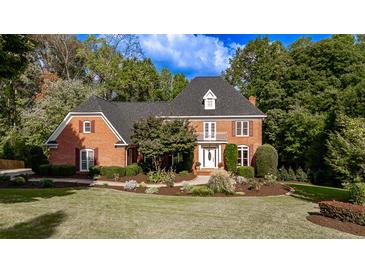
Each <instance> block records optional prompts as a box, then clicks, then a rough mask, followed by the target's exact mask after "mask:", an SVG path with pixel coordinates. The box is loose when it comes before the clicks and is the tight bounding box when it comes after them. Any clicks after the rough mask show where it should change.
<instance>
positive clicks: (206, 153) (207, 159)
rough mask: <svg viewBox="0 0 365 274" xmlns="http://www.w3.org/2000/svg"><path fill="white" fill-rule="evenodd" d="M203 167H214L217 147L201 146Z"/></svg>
mask: <svg viewBox="0 0 365 274" xmlns="http://www.w3.org/2000/svg"><path fill="white" fill-rule="evenodd" d="M202 164H203V167H205V168H215V167H217V148H215V147H209V148H203V163H202Z"/></svg>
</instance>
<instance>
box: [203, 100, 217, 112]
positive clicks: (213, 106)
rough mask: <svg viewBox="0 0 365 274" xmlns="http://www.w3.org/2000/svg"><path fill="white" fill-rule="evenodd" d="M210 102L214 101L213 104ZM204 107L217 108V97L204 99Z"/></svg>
mask: <svg viewBox="0 0 365 274" xmlns="http://www.w3.org/2000/svg"><path fill="white" fill-rule="evenodd" d="M208 102H212V105H209V104H208ZM204 109H215V99H213V98H207V99H205V100H204Z"/></svg>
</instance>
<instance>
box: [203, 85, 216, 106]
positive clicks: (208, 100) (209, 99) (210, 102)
mask: <svg viewBox="0 0 365 274" xmlns="http://www.w3.org/2000/svg"><path fill="white" fill-rule="evenodd" d="M203 100H204V109H215V100H217V96H215V95H214V93H213V92H212V91H211V90H208V92H207V93H206V94H205V95H204V97H203Z"/></svg>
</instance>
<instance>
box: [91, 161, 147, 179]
mask: <svg viewBox="0 0 365 274" xmlns="http://www.w3.org/2000/svg"><path fill="white" fill-rule="evenodd" d="M140 172H142V168H141V167H140V166H139V165H138V164H131V165H129V166H127V167H120V166H94V167H92V168H90V172H89V174H90V175H91V176H92V177H94V176H98V175H101V176H104V177H107V178H109V179H114V178H115V176H119V177H123V176H135V175H137V174H138V173H140Z"/></svg>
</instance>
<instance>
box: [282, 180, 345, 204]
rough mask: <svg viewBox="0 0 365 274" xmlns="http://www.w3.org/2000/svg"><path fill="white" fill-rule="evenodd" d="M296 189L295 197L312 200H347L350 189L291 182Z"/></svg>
mask: <svg viewBox="0 0 365 274" xmlns="http://www.w3.org/2000/svg"><path fill="white" fill-rule="evenodd" d="M289 186H291V187H292V188H294V189H295V193H294V194H293V196H294V197H298V198H302V199H307V200H309V201H312V202H319V201H324V200H337V201H343V202H346V201H348V199H349V194H348V191H347V190H345V189H341V188H334V187H326V186H317V185H309V184H289Z"/></svg>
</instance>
